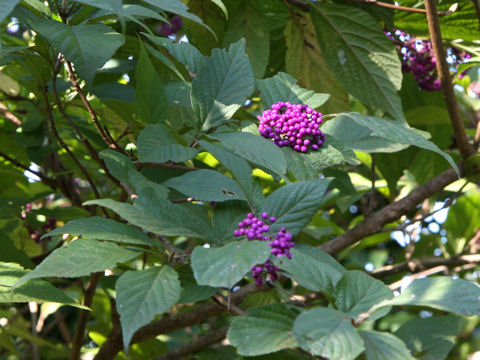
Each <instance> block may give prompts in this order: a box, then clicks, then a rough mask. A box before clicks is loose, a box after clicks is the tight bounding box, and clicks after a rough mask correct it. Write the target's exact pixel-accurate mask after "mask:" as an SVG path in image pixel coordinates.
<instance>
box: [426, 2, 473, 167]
mask: <svg viewBox="0 0 480 360" xmlns="http://www.w3.org/2000/svg"><path fill="white" fill-rule="evenodd" d="M425 9H426V10H427V20H428V31H429V32H430V39H431V42H432V48H433V51H434V53H435V59H436V66H437V72H438V77H439V78H440V81H441V82H442V93H443V98H444V99H445V103H446V105H447V110H448V114H449V116H450V122H451V123H452V126H453V131H454V133H455V139H456V140H457V145H458V149H459V150H460V154H461V156H462V159H466V158H467V157H468V156H470V155H471V154H473V153H474V152H475V151H474V149H473V147H472V145H471V144H470V143H469V142H468V139H467V134H466V133H465V126H464V124H463V120H462V117H461V116H460V110H459V108H458V103H457V99H456V97H455V92H454V90H453V84H452V77H451V76H450V70H449V68H448V63H447V54H446V52H445V48H444V46H443V41H442V33H441V31H440V23H439V20H438V15H437V1H436V0H425Z"/></svg>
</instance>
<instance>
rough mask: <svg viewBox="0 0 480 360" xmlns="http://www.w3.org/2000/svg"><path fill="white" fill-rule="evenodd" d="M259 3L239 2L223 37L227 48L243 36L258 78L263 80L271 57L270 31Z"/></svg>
mask: <svg viewBox="0 0 480 360" xmlns="http://www.w3.org/2000/svg"><path fill="white" fill-rule="evenodd" d="M257 3H258V2H255V1H251V0H242V1H237V2H236V4H235V8H234V9H233V10H232V11H231V13H232V15H231V17H230V20H229V21H228V23H227V29H226V31H225V33H224V35H223V43H224V45H225V46H227V45H230V44H232V43H234V42H236V41H238V40H240V38H241V37H242V36H244V37H245V40H246V49H245V51H246V53H247V55H248V58H249V59H250V63H251V65H252V69H253V73H254V75H255V77H256V78H262V77H263V74H264V73H265V69H266V67H267V63H268V57H269V55H270V29H269V28H268V24H267V23H266V21H265V19H264V16H263V14H262V12H261V11H260V10H259V9H258V7H257Z"/></svg>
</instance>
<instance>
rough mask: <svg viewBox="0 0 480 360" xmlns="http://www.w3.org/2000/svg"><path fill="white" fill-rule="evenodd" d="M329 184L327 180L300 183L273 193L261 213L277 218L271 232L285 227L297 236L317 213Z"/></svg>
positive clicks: (289, 185)
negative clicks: (264, 212)
mask: <svg viewBox="0 0 480 360" xmlns="http://www.w3.org/2000/svg"><path fill="white" fill-rule="evenodd" d="M329 183H330V180H329V179H323V180H312V181H300V182H297V183H293V184H288V185H286V186H282V187H281V188H279V189H277V190H276V191H274V192H273V193H272V194H271V195H270V196H269V197H268V198H267V200H266V201H265V203H264V204H263V206H262V211H261V212H263V211H266V212H267V213H268V214H269V215H270V216H275V217H276V218H277V221H276V222H275V223H274V224H273V225H272V226H271V231H278V230H280V228H282V227H285V228H286V229H287V232H289V233H291V234H292V235H296V234H298V233H299V232H300V231H301V230H302V229H303V228H304V227H305V226H306V225H307V224H308V223H309V222H310V220H311V219H312V217H313V215H315V213H316V212H317V210H318V208H319V207H320V205H321V202H322V199H323V195H324V194H325V191H326V190H327V187H328V184H329Z"/></svg>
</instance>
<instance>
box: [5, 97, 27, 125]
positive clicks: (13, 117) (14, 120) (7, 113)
mask: <svg viewBox="0 0 480 360" xmlns="http://www.w3.org/2000/svg"><path fill="white" fill-rule="evenodd" d="M0 113H2V114H3V116H5V119H7V120H8V121H10V122H11V123H12V124H13V125H15V126H16V127H18V126H20V125H22V122H21V121H20V119H19V118H18V117H17V116H16V115H15V114H14V113H13V112H12V111H10V110H8V107H7V106H6V105H4V104H2V103H1V102H0Z"/></svg>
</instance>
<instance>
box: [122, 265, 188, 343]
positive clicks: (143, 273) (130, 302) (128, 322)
mask: <svg viewBox="0 0 480 360" xmlns="http://www.w3.org/2000/svg"><path fill="white" fill-rule="evenodd" d="M115 290H116V292H117V301H116V303H117V309H118V313H119V314H120V323H121V324H122V335H123V344H124V347H125V348H128V345H129V344H130V340H131V339H132V336H133V334H134V333H135V331H137V330H138V329H139V328H140V327H142V326H143V325H146V324H148V323H149V322H150V321H152V320H153V319H154V318H155V316H156V315H160V314H163V313H164V312H165V311H167V310H168V309H170V308H171V307H172V306H173V305H174V304H175V303H176V302H177V300H178V299H179V298H180V292H181V287H180V281H179V280H178V274H177V273H176V272H175V270H173V269H172V268H171V267H169V266H166V265H165V266H156V267H152V268H149V269H146V270H137V271H127V272H126V273H124V274H123V275H122V276H120V278H119V279H118V281H117V284H116V286H115Z"/></svg>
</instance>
